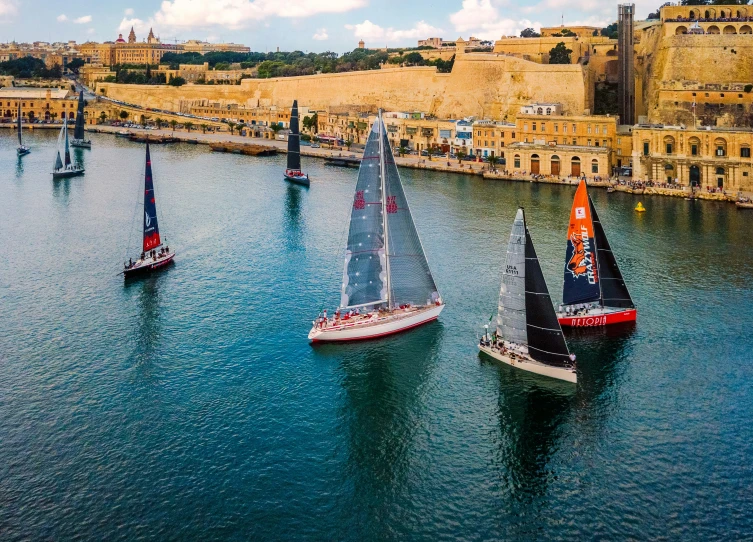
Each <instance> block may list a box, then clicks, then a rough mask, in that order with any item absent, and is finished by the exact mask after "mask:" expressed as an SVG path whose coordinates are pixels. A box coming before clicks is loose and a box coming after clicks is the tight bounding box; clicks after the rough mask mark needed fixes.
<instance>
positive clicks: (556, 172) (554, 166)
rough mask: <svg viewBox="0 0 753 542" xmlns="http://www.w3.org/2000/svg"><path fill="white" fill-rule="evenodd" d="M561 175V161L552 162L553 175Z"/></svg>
mask: <svg viewBox="0 0 753 542" xmlns="http://www.w3.org/2000/svg"><path fill="white" fill-rule="evenodd" d="M559 174H560V162H559V160H552V175H559Z"/></svg>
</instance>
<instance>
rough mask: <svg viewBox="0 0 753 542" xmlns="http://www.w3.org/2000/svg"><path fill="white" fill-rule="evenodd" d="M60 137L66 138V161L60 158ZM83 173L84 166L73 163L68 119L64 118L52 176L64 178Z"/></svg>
mask: <svg viewBox="0 0 753 542" xmlns="http://www.w3.org/2000/svg"><path fill="white" fill-rule="evenodd" d="M60 139H65V145H64V149H65V162H63V161H62V160H61V159H60V148H59V147H60ZM83 174H84V168H82V167H81V166H77V165H75V164H73V163H71V149H70V144H69V143H68V119H65V120H63V127H62V128H61V129H60V135H59V136H58V153H57V156H56V158H55V165H54V166H53V169H52V178H53V179H64V178H67V177H76V176H77V175H83Z"/></svg>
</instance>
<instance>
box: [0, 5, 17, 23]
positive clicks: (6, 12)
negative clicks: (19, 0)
mask: <svg viewBox="0 0 753 542" xmlns="http://www.w3.org/2000/svg"><path fill="white" fill-rule="evenodd" d="M17 12H18V8H17V6H16V0H0V23H3V22H6V21H9V20H10V19H11V18H12V17H13V15H15V14H16V13H17Z"/></svg>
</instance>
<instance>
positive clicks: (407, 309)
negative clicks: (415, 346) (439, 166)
mask: <svg viewBox="0 0 753 542" xmlns="http://www.w3.org/2000/svg"><path fill="white" fill-rule="evenodd" d="M442 309H444V303H443V302H442V298H441V297H440V295H439V292H438V291H437V286H436V284H435V283H434V277H433V276H432V274H431V270H430V269H429V263H428V262H427V260H426V255H425V253H424V250H423V247H422V245H421V241H420V239H419V237H418V232H417V231H416V226H415V224H414V223H413V218H412V216H411V212H410V209H409V208H408V202H407V200H406V198H405V193H404V192H403V186H402V183H401V182H400V175H399V173H398V171H397V166H396V165H395V160H394V158H393V156H392V150H391V149H390V142H389V140H388V139H387V132H386V130H385V127H384V123H383V122H382V113H381V111H380V112H379V115H378V116H377V120H376V122H375V123H374V125H373V126H372V128H371V132H370V133H369V138H368V141H367V142H366V148H365V150H364V154H363V160H362V161H361V166H360V169H359V171H358V182H357V184H356V192H355V197H354V200H353V206H352V209H351V215H350V227H349V231H348V244H347V247H346V253H345V265H344V271H343V283H342V290H341V297H340V308H339V309H337V310H336V311H335V313H334V315H332V316H331V317H328V316H327V311H326V310H325V311H323V312H322V313H320V314H319V316H318V317H317V319H316V320H314V322H313V327H312V328H311V332H310V333H309V335H308V337H309V339H310V340H311V341H312V342H320V341H352V340H359V339H372V338H376V337H381V336H384V335H390V334H392V333H397V332H399V331H404V330H406V329H410V328H413V327H416V326H420V325H422V324H425V323H427V322H430V321H432V320H435V319H436V318H437V317H438V316H439V313H441V312H442Z"/></svg>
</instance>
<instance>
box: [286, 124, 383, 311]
mask: <svg viewBox="0 0 753 542" xmlns="http://www.w3.org/2000/svg"><path fill="white" fill-rule="evenodd" d="M288 156H290V155H288ZM379 171H380V158H379V131H378V128H377V123H374V127H373V129H372V130H371V133H370V134H369V139H368V141H367V142H366V148H365V149H364V153H363V159H362V160H361V167H360V169H359V170H358V182H357V183H356V194H355V197H354V199H353V206H352V208H351V214H350V228H349V230H348V245H347V248H346V252H345V269H344V271H343V284H342V292H341V299H340V306H341V307H357V306H362V305H369V304H379V303H382V302H385V301H386V300H387V291H386V280H387V267H386V260H385V254H384V229H383V223H382V185H381V179H380V176H379Z"/></svg>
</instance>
